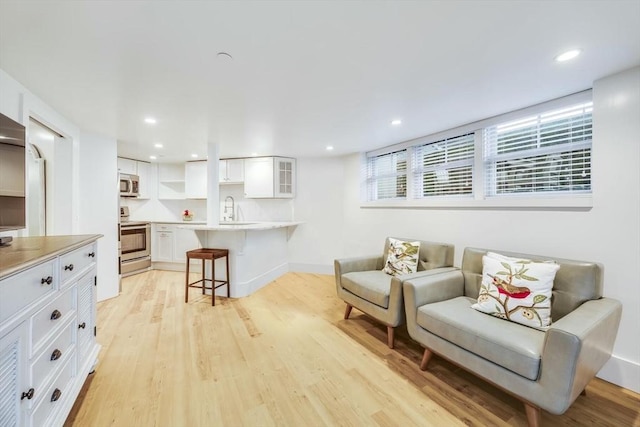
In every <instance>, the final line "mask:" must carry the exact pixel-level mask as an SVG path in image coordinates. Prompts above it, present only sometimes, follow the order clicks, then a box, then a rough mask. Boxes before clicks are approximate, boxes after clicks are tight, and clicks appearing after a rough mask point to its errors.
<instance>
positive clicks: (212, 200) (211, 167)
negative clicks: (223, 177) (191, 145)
mask: <svg viewBox="0 0 640 427" xmlns="http://www.w3.org/2000/svg"><path fill="white" fill-rule="evenodd" d="M207 155H208V159H207V226H209V227H215V226H217V225H219V224H220V184H219V182H218V180H219V177H220V173H219V170H218V169H219V168H220V147H219V146H218V144H214V143H211V142H210V143H209V146H208V147H207Z"/></svg>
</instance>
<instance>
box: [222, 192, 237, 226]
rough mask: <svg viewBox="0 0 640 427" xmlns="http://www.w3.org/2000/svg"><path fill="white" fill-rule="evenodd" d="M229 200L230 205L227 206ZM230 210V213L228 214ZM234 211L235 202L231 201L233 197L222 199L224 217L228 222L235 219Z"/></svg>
mask: <svg viewBox="0 0 640 427" xmlns="http://www.w3.org/2000/svg"><path fill="white" fill-rule="evenodd" d="M229 200H231V204H229ZM229 210H231V213H229ZM235 211H236V201H235V200H233V197H231V196H227V197H226V198H225V199H224V217H225V218H227V220H228V221H233V220H234V219H235Z"/></svg>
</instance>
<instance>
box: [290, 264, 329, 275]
mask: <svg viewBox="0 0 640 427" xmlns="http://www.w3.org/2000/svg"><path fill="white" fill-rule="evenodd" d="M289 271H297V272H299V273H313V274H334V270H333V265H325V264H301V263H290V264H289Z"/></svg>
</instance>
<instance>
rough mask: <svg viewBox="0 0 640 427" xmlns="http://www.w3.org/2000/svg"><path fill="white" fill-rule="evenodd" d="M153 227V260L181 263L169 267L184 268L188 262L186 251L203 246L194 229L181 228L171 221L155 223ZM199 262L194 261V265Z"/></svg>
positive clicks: (173, 268) (174, 268) (172, 268)
mask: <svg viewBox="0 0 640 427" xmlns="http://www.w3.org/2000/svg"><path fill="white" fill-rule="evenodd" d="M153 228H154V237H153V239H152V248H151V261H153V262H159V263H171V264H180V265H179V266H173V267H169V269H171V270H176V269H178V270H181V269H184V266H185V263H186V262H187V257H186V252H187V251H190V250H192V249H198V248H201V247H202V245H201V244H200V240H199V239H198V236H197V234H196V232H195V231H194V230H189V229H186V228H180V227H179V226H178V225H177V224H170V223H154V224H153ZM198 263H199V261H198V260H195V261H192V265H197V264H198Z"/></svg>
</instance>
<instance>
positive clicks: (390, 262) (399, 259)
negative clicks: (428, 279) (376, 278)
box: [382, 238, 420, 276]
mask: <svg viewBox="0 0 640 427" xmlns="http://www.w3.org/2000/svg"><path fill="white" fill-rule="evenodd" d="M419 253H420V242H405V241H402V240H398V239H393V238H389V251H388V252H387V263H386V264H385V266H384V268H383V269H382V271H384V272H385V273H387V274H391V275H392V276H399V275H401V274H409V273H415V272H416V271H417V270H418V254H419Z"/></svg>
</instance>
